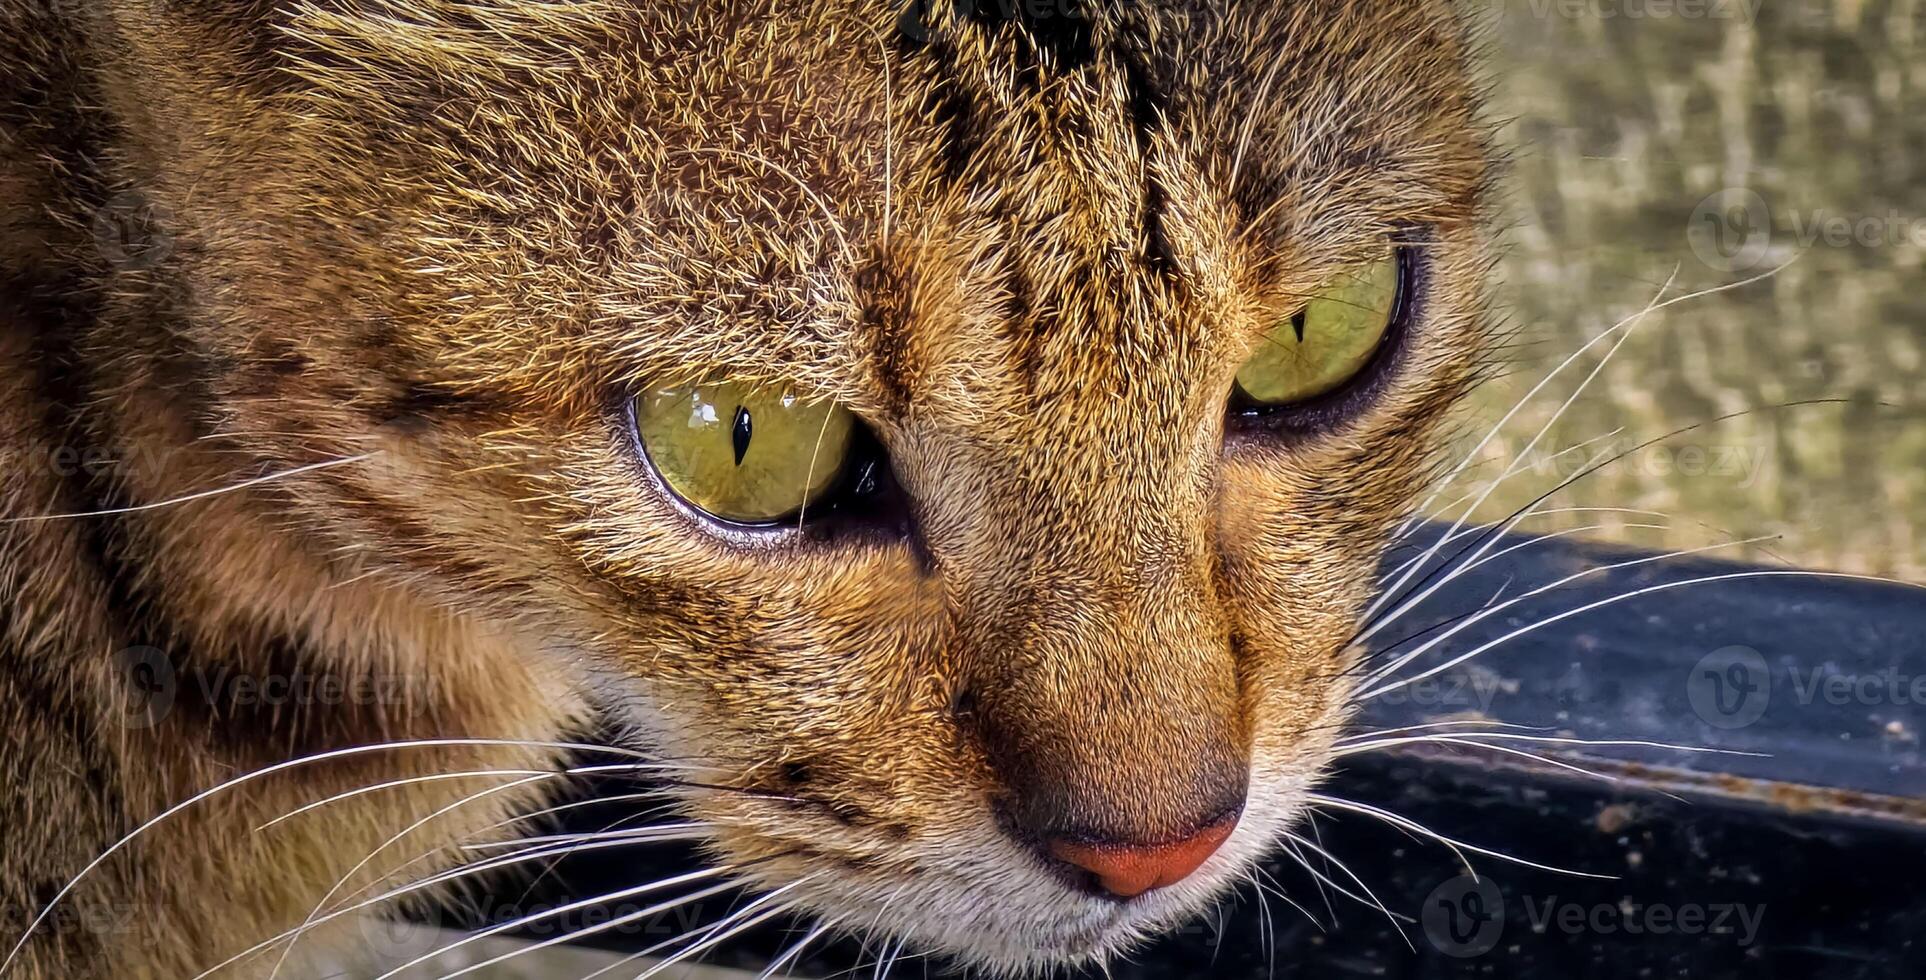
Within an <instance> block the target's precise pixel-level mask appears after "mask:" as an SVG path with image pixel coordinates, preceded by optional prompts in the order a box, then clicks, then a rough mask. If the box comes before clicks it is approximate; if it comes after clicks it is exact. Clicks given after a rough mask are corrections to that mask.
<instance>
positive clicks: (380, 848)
mask: <svg viewBox="0 0 1926 980" xmlns="http://www.w3.org/2000/svg"><path fill="white" fill-rule="evenodd" d="M623 768H624V766H623V765H621V764H614V765H597V766H575V767H572V768H569V769H565V770H561V771H558V772H552V773H542V774H540V775H535V776H528V777H524V778H522V779H517V780H515V781H514V782H510V783H506V784H503V785H501V786H494V787H490V788H488V789H485V790H482V791H480V792H477V793H471V794H469V795H467V796H464V797H461V798H460V799H457V800H455V801H454V802H453V803H449V804H447V805H445V806H442V807H440V808H438V809H436V810H434V811H433V812H431V813H429V814H427V815H426V816H423V817H420V818H419V819H417V820H415V821H414V822H413V823H410V824H409V825H408V826H406V827H403V828H402V829H401V830H400V831H398V832H396V833H395V834H394V835H393V836H391V837H389V838H388V839H387V840H385V841H382V842H381V843H380V844H378V845H376V846H375V848H374V849H373V850H371V851H369V852H368V853H367V855H366V856H364V857H363V858H362V859H361V860H359V861H357V862H355V864H354V866H353V867H351V868H349V869H348V870H347V871H346V872H345V873H343V874H342V875H341V877H340V878H338V879H336V880H335V883H334V884H333V885H332V886H331V887H329V889H328V891H327V893H326V894H324V895H322V896H321V900H320V901H318V902H316V903H315V904H314V908H313V909H312V910H310V911H309V912H308V916H307V919H306V921H305V922H303V924H302V926H301V927H300V928H298V929H296V930H295V933H294V935H293V936H291V937H290V938H289V939H288V942H287V945H286V946H284V947H282V949H281V955H280V957H279V958H278V959H276V960H275V963H274V968H273V969H271V970H269V971H268V980H274V978H275V977H276V976H278V975H279V974H280V971H281V968H282V967H283V966H285V965H286V964H287V961H288V957H289V956H290V955H291V954H293V952H294V948H295V946H296V945H297V944H298V943H299V942H300V940H301V937H302V935H304V934H305V933H306V932H307V930H308V928H309V926H310V924H311V923H313V922H314V921H315V920H316V918H317V917H318V916H320V915H321V911H322V909H324V908H326V907H327V905H328V903H329V902H331V901H333V900H334V897H335V895H337V894H339V893H340V891H341V889H343V888H345V887H347V885H348V882H349V881H351V880H353V879H354V877H355V876H356V875H358V874H360V873H361V871H362V869H364V868H366V867H367V866H368V865H369V864H370V863H371V862H373V861H374V859H375V858H377V857H379V856H380V855H381V854H382V853H383V852H384V851H386V850H387V849H388V848H390V847H392V846H394V845H395V844H396V843H397V842H399V841H401V840H402V839H404V838H406V837H407V836H408V835H409V834H412V833H414V832H415V831H417V830H420V829H421V828H422V827H425V826H427V825H428V824H430V823H433V822H434V821H435V820H437V819H439V818H441V817H443V816H446V815H448V814H450V813H453V812H454V811H456V810H459V809H462V808H463V807H468V806H473V805H474V804H476V803H479V802H481V801H482V800H484V799H487V798H488V797H491V796H494V795H496V794H499V793H506V792H508V791H510V790H514V789H521V788H523V787H527V786H532V785H534V784H536V783H539V782H546V781H549V780H552V779H563V778H567V777H571V776H583V775H597V774H601V773H607V772H614V771H619V770H621V769H623Z"/></svg>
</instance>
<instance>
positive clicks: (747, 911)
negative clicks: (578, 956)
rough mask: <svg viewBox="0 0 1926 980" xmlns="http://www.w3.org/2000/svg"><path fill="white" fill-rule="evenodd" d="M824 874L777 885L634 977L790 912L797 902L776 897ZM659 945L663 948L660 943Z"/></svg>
mask: <svg viewBox="0 0 1926 980" xmlns="http://www.w3.org/2000/svg"><path fill="white" fill-rule="evenodd" d="M821 874H822V873H821V872H817V873H815V874H808V875H804V876H803V877H801V878H798V879H796V880H795V881H792V882H790V883H789V884H787V885H784V886H782V887H780V888H777V889H775V890H774V891H771V892H769V893H768V894H766V895H763V896H761V897H760V898H757V899H755V900H753V901H751V902H750V903H749V904H747V905H745V906H743V907H742V908H740V909H737V910H735V911H734V912H731V913H729V914H728V915H727V916H724V917H723V919H722V920H721V921H719V922H717V923H716V924H715V925H713V926H710V927H709V929H708V930H707V931H706V932H704V933H703V934H702V935H701V936H700V937H699V938H697V939H696V940H695V941H693V942H690V943H687V944H686V945H684V946H683V948H682V949H680V950H677V951H676V952H675V953H674V954H672V955H670V956H667V957H665V958H663V959H662V961H661V962H658V963H655V964H652V965H651V966H650V967H649V968H648V969H646V970H644V971H642V972H641V973H639V974H637V975H636V977H635V980H650V978H652V977H654V976H655V975H657V974H659V973H661V972H662V971H663V970H667V969H669V968H670V967H673V966H675V965H676V964H678V963H681V962H683V961H685V960H687V959H689V958H690V957H692V956H696V955H699V954H701V953H703V952H704V951H706V950H710V949H713V948H715V947H717V946H720V945H721V944H723V943H725V942H728V941H729V940H730V939H731V938H733V937H735V936H737V935H740V934H742V933H744V932H747V931H748V930H750V929H753V928H755V927H756V926H759V925H761V924H763V923H764V922H767V921H769V920H771V919H774V918H776V917H777V916H779V915H782V914H784V913H786V912H789V911H790V910H792V909H794V908H795V907H796V904H795V903H794V902H776V901H775V900H776V899H777V898H778V897H779V896H781V895H782V894H784V893H785V892H788V891H791V890H793V889H796V888H798V887H801V886H802V885H805V884H807V883H809V882H811V881H814V880H815V879H816V878H818V877H821ZM764 905H769V906H770V908H769V909H768V910H767V911H764V912H762V913H760V914H757V913H756V909H757V908H759V907H761V906H764ZM685 938H686V934H685V935H684V936H678V937H676V938H675V939H672V940H670V941H669V942H670V943H674V942H681V941H683V939H685ZM661 945H662V946H667V945H669V943H663V944H661ZM656 948H660V946H658V947H656ZM648 952H649V951H644V952H643V953H639V954H637V955H636V956H635V957H632V959H640V958H641V957H642V956H645V955H648ZM618 965H619V964H618Z"/></svg>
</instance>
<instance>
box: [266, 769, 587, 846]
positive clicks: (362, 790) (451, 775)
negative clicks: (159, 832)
mask: <svg viewBox="0 0 1926 980" xmlns="http://www.w3.org/2000/svg"><path fill="white" fill-rule="evenodd" d="M550 771H551V770H547V769H468V770H463V771H461V772H438V773H433V774H431V775H427V776H410V777H408V778H406V779H390V780H388V781H386V782H380V783H374V784H372V785H369V786H360V787H356V788H355V789H351V790H346V791H344V792H340V793H336V794H334V795H333V796H329V797H326V798H323V799H319V800H315V801H314V802H312V803H307V804H304V805H302V806H299V807H296V808H294V809H292V810H289V811H288V812H286V813H283V814H281V815H280V816H278V817H275V818H274V819H272V820H269V821H268V822H266V823H263V824H258V825H256V826H255V828H254V832H255V833H257V834H258V833H260V832H261V831H263V830H267V829H268V828H270V827H274V826H277V825H279V824H281V823H283V822H285V821H288V820H292V819H294V818H295V817H298V816H300V815H301V814H304V813H308V812H310V811H313V810H318V809H320V808H322V807H324V806H329V805H331V804H335V803H339V802H341V801H343V800H351V799H354V798H355V797H357V796H366V795H367V794H369V793H379V792H381V791H382V790H386V789H399V788H400V787H403V786H415V785H419V784H422V783H434V782H441V781H443V780H449V779H481V778H485V777H488V776H518V777H519V776H542V775H546V774H547V773H549V772H550Z"/></svg>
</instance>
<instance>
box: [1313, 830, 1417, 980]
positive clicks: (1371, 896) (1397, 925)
mask: <svg viewBox="0 0 1926 980" xmlns="http://www.w3.org/2000/svg"><path fill="white" fill-rule="evenodd" d="M1283 833H1284V836H1285V837H1286V838H1288V839H1290V840H1293V841H1296V842H1297V843H1298V844H1301V845H1303V846H1305V847H1308V848H1310V849H1311V850H1312V851H1314V852H1316V853H1317V854H1318V855H1319V856H1321V857H1323V858H1324V860H1325V861H1327V862H1329V863H1330V865H1331V866H1332V867H1334V868H1337V869H1338V870H1339V871H1342V872H1343V873H1344V875H1345V877H1347V878H1350V879H1351V880H1352V881H1354V882H1356V883H1357V886H1358V888H1360V889H1362V890H1363V891H1364V894H1365V895H1366V896H1368V898H1360V897H1359V896H1358V895H1357V894H1356V893H1354V892H1352V891H1350V890H1349V889H1347V888H1345V887H1344V886H1342V885H1339V884H1338V883H1337V882H1335V881H1332V880H1330V879H1329V878H1327V877H1325V876H1324V875H1323V874H1321V873H1319V872H1318V870H1317V869H1316V868H1313V867H1311V864H1310V862H1308V861H1306V860H1304V859H1303V858H1302V857H1298V859H1297V863H1299V864H1301V865H1303V866H1304V870H1306V871H1309V872H1310V873H1311V874H1312V875H1314V876H1316V877H1317V878H1319V879H1321V880H1323V881H1324V883H1325V884H1327V885H1330V886H1331V887H1332V888H1333V889H1335V890H1336V891H1337V893H1338V894H1340V895H1343V896H1345V897H1346V898H1350V899H1352V900H1353V901H1356V902H1358V903H1360V904H1363V905H1368V906H1370V907H1372V908H1375V909H1377V910H1378V911H1380V912H1382V913H1384V916H1385V918H1386V919H1388V920H1389V921H1390V923H1391V927H1392V928H1393V929H1396V930H1397V931H1398V936H1399V938H1401V939H1403V940H1404V944H1405V945H1406V946H1408V947H1410V948H1411V951H1412V952H1414V953H1415V952H1417V949H1418V948H1417V947H1416V946H1414V945H1412V943H1411V937H1410V936H1409V935H1408V934H1406V933H1405V931H1404V924H1403V923H1401V922H1399V921H1398V920H1400V919H1403V920H1404V921H1405V922H1411V921H1415V920H1413V919H1412V918H1411V917H1410V916H1408V915H1399V914H1398V913H1396V912H1393V911H1391V910H1390V909H1389V908H1386V907H1385V904H1384V902H1382V901H1380V900H1379V899H1378V896H1377V895H1376V894H1375V893H1373V892H1372V891H1371V886H1369V885H1366V884H1365V883H1364V879H1362V878H1359V877H1358V876H1357V874H1356V873H1355V872H1353V871H1352V870H1351V869H1350V867H1348V866H1347V865H1345V863H1344V862H1342V861H1339V860H1338V859H1337V858H1336V857H1334V856H1332V854H1331V852H1330V851H1327V850H1325V849H1324V848H1322V847H1319V846H1318V845H1316V844H1313V843H1311V842H1310V841H1308V840H1305V839H1304V838H1302V837H1299V836H1298V835H1296V834H1294V833H1291V832H1290V831H1288V830H1286V831H1284V832H1283Z"/></svg>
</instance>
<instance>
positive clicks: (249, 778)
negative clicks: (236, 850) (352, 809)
mask: <svg viewBox="0 0 1926 980" xmlns="http://www.w3.org/2000/svg"><path fill="white" fill-rule="evenodd" d="M489 745H495V746H521V747H529V748H549V749H557V750H562V751H586V752H607V753H611V754H615V755H626V756H630V757H633V758H637V759H647V758H649V757H648V756H646V755H644V754H642V753H640V752H636V751H633V750H630V749H620V748H614V747H611V746H604V745H589V744H587V743H580V742H539V741H523V740H517V739H492V738H482V739H477V738H445V739H418V740H411V741H402V742H384V743H381V744H379V745H357V746H353V747H351V748H345V749H334V750H332V751H328V752H321V753H317V754H315V755H310V756H304V757H302V758H299V759H290V760H288V761H286V762H279V763H276V764H274V765H271V766H268V767H267V768H265V769H257V770H255V771H253V772H250V773H245V774H243V775H240V776H236V777H234V778H233V779H230V780H227V781H226V782H223V783H220V784H218V785H216V786H213V787H210V788H208V789H205V790H202V791H201V792H199V793H196V794H194V795H193V796H191V797H189V798H187V799H185V800H183V801H181V802H179V803H176V804H174V805H173V806H171V807H168V808H167V809H166V810H163V811H161V812H160V813H159V814H157V815H155V816H154V817H152V818H150V819H148V820H147V821H146V822H145V823H142V824H141V825H140V826H138V827H135V828H134V829H133V830H131V831H128V832H127V833H126V834H125V835H123V836H122V837H121V838H120V839H119V840H117V841H115V842H114V843H113V844H111V845H109V846H108V848H107V849H106V850H104V851H102V852H101V853H100V855H99V856H98V857H96V858H94V859H93V860H92V861H89V862H87V865H86V866H85V867H83V868H81V869H80V871H79V872H77V873H75V875H74V876H73V877H72V878H71V879H69V880H68V881H67V883H66V884H65V885H63V886H61V888H60V890H59V891H57V892H55V893H54V895H53V897H52V898H50V899H48V900H47V904H46V907H44V908H42V909H41V910H40V912H39V914H37V915H35V916H34V918H33V921H31V922H29V923H27V928H26V929H24V930H22V931H21V934H20V938H19V940H18V941H16V942H15V943H14V944H13V948H12V949H11V950H10V951H8V953H7V957H6V959H4V960H0V976H4V975H5V974H6V972H7V970H8V968H9V967H11V966H12V965H13V963H14V961H15V960H16V959H18V958H19V957H20V952H21V950H23V949H25V948H26V946H27V940H28V939H29V938H31V937H32V936H33V933H34V931H35V930H37V929H39V928H40V926H41V925H43V924H44V923H45V922H46V921H47V917H48V916H49V915H52V914H53V910H54V908H55V907H56V906H58V905H59V904H60V902H61V901H62V900H64V899H65V898H66V897H67V896H68V895H69V894H72V892H73V890H74V888H75V887H77V886H78V885H79V884H80V882H81V881H82V880H84V879H85V878H86V877H87V876H88V875H90V874H92V873H93V872H94V870H95V869H96V868H99V867H100V866H101V864H103V863H104V862H106V861H107V859H108V858H111V857H113V856H114V855H115V854H117V853H119V852H120V850H121V849H122V848H124V847H126V846H127V845H128V844H129V843H131V842H132V841H134V840H135V839H137V838H139V837H141V836H143V835H145V834H146V833H147V832H148V831H150V830H152V829H153V828H154V827H156V826H158V825H160V824H161V823H163V822H164V821H166V820H167V819H168V818H170V817H172V816H174V815H175V814H177V813H180V812H181V811H183V810H186V809H188V808H189V807H192V806H195V805H197V804H199V803H200V802H202V801H203V800H206V799H208V798H210V797H213V796H216V795H218V794H220V793H223V792H226V791H228V790H230V789H233V788H235V787H237V786H241V785H244V784H246V783H250V782H253V781H254V780H257V779H261V778H264V777H267V776H271V775H274V774H275V773H278V772H284V771H286V770H289V769H295V768H298V767H300V766H306V765H313V764H314V763H317V762H326V761H330V760H333V759H342V758H347V757H349V756H357V755H366V754H369V753H372V752H389V751H394V750H397V749H411V748H447V747H451V746H469V747H474V746H489Z"/></svg>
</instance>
